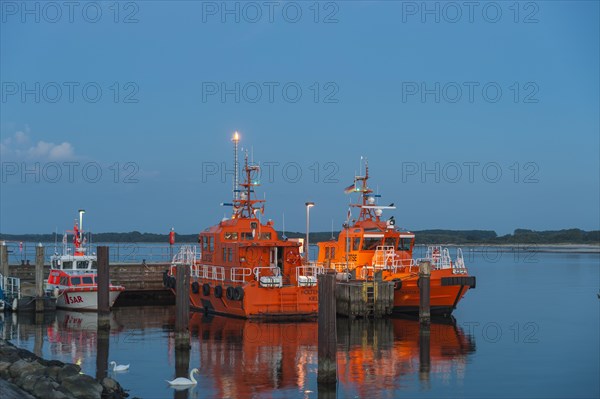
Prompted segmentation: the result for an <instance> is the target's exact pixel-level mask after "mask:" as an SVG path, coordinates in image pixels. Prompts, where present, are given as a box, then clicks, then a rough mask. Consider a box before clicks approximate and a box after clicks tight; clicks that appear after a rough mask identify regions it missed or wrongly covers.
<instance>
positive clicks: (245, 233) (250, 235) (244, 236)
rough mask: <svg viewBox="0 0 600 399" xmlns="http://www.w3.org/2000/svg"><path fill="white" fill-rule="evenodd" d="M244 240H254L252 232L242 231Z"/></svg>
mask: <svg viewBox="0 0 600 399" xmlns="http://www.w3.org/2000/svg"><path fill="white" fill-rule="evenodd" d="M242 240H254V237H252V233H251V232H250V233H248V232H244V233H242Z"/></svg>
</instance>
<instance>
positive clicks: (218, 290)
mask: <svg viewBox="0 0 600 399" xmlns="http://www.w3.org/2000/svg"><path fill="white" fill-rule="evenodd" d="M222 296H223V287H221V286H220V285H217V286H216V287H215V298H221V297H222Z"/></svg>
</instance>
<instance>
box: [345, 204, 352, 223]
mask: <svg viewBox="0 0 600 399" xmlns="http://www.w3.org/2000/svg"><path fill="white" fill-rule="evenodd" d="M351 217H352V210H351V209H350V207H348V216H347V217H346V221H347V222H349V221H350V218H351Z"/></svg>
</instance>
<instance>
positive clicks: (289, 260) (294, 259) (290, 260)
mask: <svg viewBox="0 0 600 399" xmlns="http://www.w3.org/2000/svg"><path fill="white" fill-rule="evenodd" d="M285 261H286V262H287V263H289V264H294V263H296V262H297V261H298V256H296V254H295V253H294V251H292V250H291V249H290V250H289V251H288V253H287V257H286V258H285Z"/></svg>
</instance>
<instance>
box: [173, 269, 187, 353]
mask: <svg viewBox="0 0 600 399" xmlns="http://www.w3.org/2000/svg"><path fill="white" fill-rule="evenodd" d="M175 291H176V295H175V348H176V349H186V348H190V330H189V321H190V295H189V292H190V266H189V265H186V264H179V265H177V275H176V279H175Z"/></svg>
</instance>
